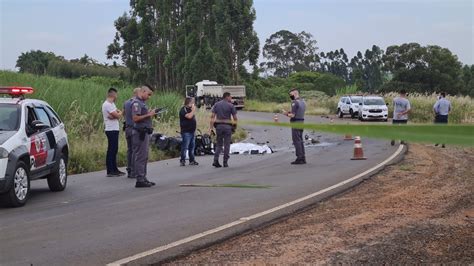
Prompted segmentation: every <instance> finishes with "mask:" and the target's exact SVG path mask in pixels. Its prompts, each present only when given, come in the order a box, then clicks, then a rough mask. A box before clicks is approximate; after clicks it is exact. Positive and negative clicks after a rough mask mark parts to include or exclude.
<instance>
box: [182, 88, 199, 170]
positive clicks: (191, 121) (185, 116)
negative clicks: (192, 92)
mask: <svg viewBox="0 0 474 266" xmlns="http://www.w3.org/2000/svg"><path fill="white" fill-rule="evenodd" d="M196 124H197V123H196V105H195V104H194V98H191V97H186V99H185V100H184V106H183V107H182V108H181V110H180V111H179V125H180V127H181V138H182V139H183V142H182V144H181V159H180V161H179V162H180V165H181V166H185V165H186V151H187V152H188V154H189V165H199V164H198V163H197V162H196V160H195V159H194V149H195V147H196V144H195V143H196V142H195V132H196Z"/></svg>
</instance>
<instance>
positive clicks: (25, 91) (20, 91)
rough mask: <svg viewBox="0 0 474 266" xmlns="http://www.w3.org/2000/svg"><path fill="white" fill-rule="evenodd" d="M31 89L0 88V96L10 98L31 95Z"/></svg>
mask: <svg viewBox="0 0 474 266" xmlns="http://www.w3.org/2000/svg"><path fill="white" fill-rule="evenodd" d="M33 92H34V90H33V88H31V87H0V94H9V95H11V96H22V95H25V94H33Z"/></svg>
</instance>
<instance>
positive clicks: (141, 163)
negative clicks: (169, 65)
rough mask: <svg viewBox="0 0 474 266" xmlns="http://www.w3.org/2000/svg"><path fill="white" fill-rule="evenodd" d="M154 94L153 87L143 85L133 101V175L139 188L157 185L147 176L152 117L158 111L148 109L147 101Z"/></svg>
mask: <svg viewBox="0 0 474 266" xmlns="http://www.w3.org/2000/svg"><path fill="white" fill-rule="evenodd" d="M152 95H153V90H152V88H151V87H149V86H142V87H140V90H138V94H137V97H136V98H135V99H134V100H133V103H132V119H133V122H134V124H133V130H132V147H133V148H132V151H133V154H132V157H133V168H132V176H133V177H135V178H136V179H137V182H136V184H135V187H137V188H140V187H151V186H154V185H155V183H154V182H150V181H149V180H148V179H147V177H146V172H147V162H148V151H149V144H150V136H151V134H152V133H153V127H152V117H153V116H155V115H156V113H155V110H151V109H148V107H147V106H146V104H145V102H146V101H147V100H148V99H149V98H150V97H151V96H152Z"/></svg>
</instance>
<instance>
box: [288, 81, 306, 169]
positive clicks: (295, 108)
mask: <svg viewBox="0 0 474 266" xmlns="http://www.w3.org/2000/svg"><path fill="white" fill-rule="evenodd" d="M290 99H291V111H290V112H287V111H285V110H283V114H284V115H286V116H288V117H289V118H290V122H291V123H304V113H305V111H306V103H305V101H304V100H303V99H300V94H299V92H298V90H297V89H291V91H290ZM291 138H292V140H293V145H294V146H295V151H296V160H295V161H294V162H292V163H291V164H306V156H305V150H304V142H303V129H298V128H292V129H291Z"/></svg>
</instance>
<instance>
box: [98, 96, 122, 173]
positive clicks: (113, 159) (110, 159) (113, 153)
mask: <svg viewBox="0 0 474 266" xmlns="http://www.w3.org/2000/svg"><path fill="white" fill-rule="evenodd" d="M116 100H117V90H116V89H115V88H110V89H109V90H108V92H107V99H106V100H105V101H104V103H103V104H102V116H103V117H104V125H105V135H106V136H107V141H108V146H107V157H106V165H107V176H122V175H125V173H124V172H121V171H119V169H118V168H117V152H118V144H119V128H120V125H119V119H120V118H121V117H122V111H120V110H118V109H117V107H116V106H115V101H116Z"/></svg>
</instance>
